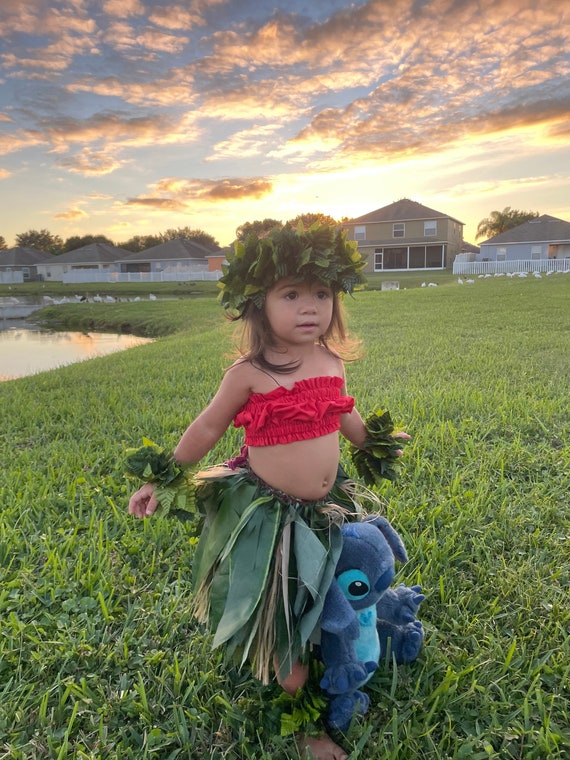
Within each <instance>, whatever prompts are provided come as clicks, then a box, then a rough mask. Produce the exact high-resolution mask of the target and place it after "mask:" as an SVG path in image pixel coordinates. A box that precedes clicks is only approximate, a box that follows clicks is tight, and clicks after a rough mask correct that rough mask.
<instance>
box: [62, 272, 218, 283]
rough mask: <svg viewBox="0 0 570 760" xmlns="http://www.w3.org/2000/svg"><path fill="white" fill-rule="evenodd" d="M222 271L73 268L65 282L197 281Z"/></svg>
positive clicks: (209, 279)
mask: <svg viewBox="0 0 570 760" xmlns="http://www.w3.org/2000/svg"><path fill="white" fill-rule="evenodd" d="M221 276H222V272H219V271H216V272H208V271H205V270H193V271H192V270H188V271H187V272H103V271H98V270H94V269H73V270H71V271H70V272H65V273H64V275H63V282H65V283H68V284H71V285H74V284H77V283H81V282H195V281H214V282H215V281H216V280H219V279H220V277H221Z"/></svg>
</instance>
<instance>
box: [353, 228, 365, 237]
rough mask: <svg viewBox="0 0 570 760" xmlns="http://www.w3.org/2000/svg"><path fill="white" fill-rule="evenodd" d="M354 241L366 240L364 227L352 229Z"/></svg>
mask: <svg viewBox="0 0 570 760" xmlns="http://www.w3.org/2000/svg"><path fill="white" fill-rule="evenodd" d="M354 239H355V240H366V227H364V225H362V226H357V227H355V228H354Z"/></svg>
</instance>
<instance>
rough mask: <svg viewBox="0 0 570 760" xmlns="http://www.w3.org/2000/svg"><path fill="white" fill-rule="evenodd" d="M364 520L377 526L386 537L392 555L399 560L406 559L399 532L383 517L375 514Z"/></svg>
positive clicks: (404, 560) (403, 560) (405, 560)
mask: <svg viewBox="0 0 570 760" xmlns="http://www.w3.org/2000/svg"><path fill="white" fill-rule="evenodd" d="M366 522H370V523H372V525H375V526H376V527H377V528H378V530H379V531H380V532H381V533H382V535H383V536H384V538H385V539H386V542H387V544H388V546H389V547H390V549H392V552H393V553H394V557H395V558H396V559H399V560H400V562H407V561H408V554H407V552H406V547H405V546H404V544H403V543H402V539H401V538H400V534H399V533H398V532H397V531H396V530H395V529H394V528H393V527H392V526H391V525H390V523H389V522H388V520H387V519H386V518H385V517H382V516H381V515H377V516H376V517H374V518H372V519H371V520H369V519H367V520H366Z"/></svg>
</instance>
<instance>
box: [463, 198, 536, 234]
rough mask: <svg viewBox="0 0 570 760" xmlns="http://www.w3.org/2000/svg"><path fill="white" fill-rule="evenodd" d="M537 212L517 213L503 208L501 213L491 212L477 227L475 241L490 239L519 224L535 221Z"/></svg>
mask: <svg viewBox="0 0 570 760" xmlns="http://www.w3.org/2000/svg"><path fill="white" fill-rule="evenodd" d="M537 216H538V211H518V210H517V209H511V207H510V206H505V208H504V209H503V210H502V211H491V213H490V214H489V216H488V217H487V218H486V219H481V221H480V222H479V224H478V225H477V235H476V236H475V237H476V238H477V239H478V238H480V237H485V238H491V237H494V236H495V235H499V234H500V233H501V232H506V231H507V230H512V229H513V227H518V226H519V224H524V223H525V222H528V221H529V220H530V219H536V217H537Z"/></svg>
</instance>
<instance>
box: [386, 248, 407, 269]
mask: <svg viewBox="0 0 570 760" xmlns="http://www.w3.org/2000/svg"><path fill="white" fill-rule="evenodd" d="M407 268H408V249H407V248H387V249H386V250H385V251H384V269H407Z"/></svg>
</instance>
